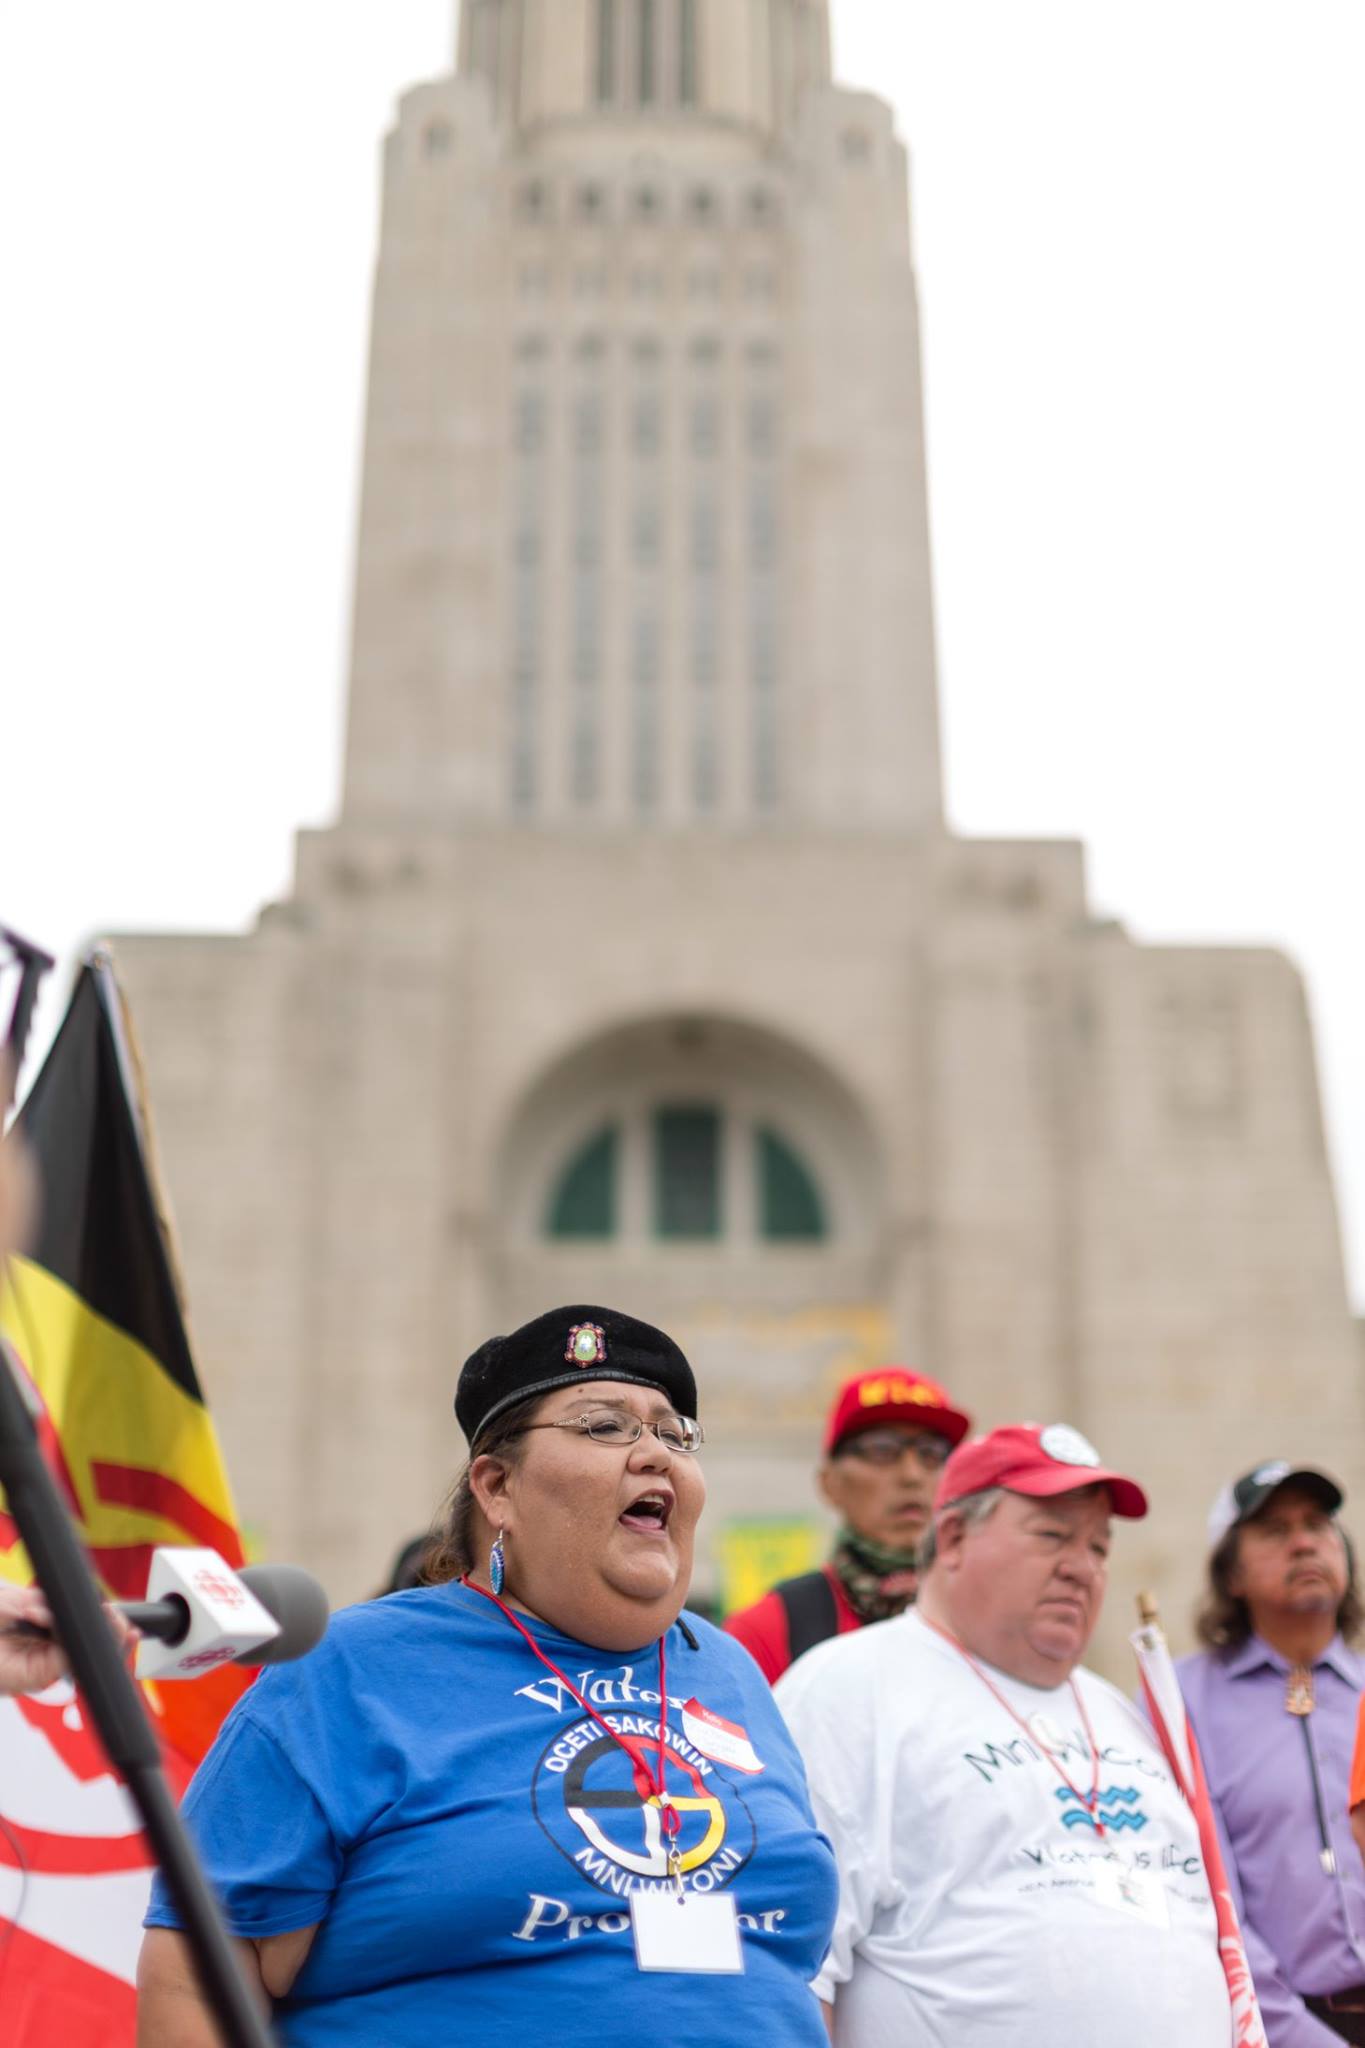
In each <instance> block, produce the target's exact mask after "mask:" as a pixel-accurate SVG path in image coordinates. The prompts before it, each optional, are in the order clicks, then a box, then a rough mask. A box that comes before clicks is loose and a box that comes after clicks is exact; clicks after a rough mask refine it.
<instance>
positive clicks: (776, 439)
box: [745, 356, 781, 812]
mask: <svg viewBox="0 0 1365 2048" xmlns="http://www.w3.org/2000/svg"><path fill="white" fill-rule="evenodd" d="M750 378H751V382H750V388H749V392H748V398H747V405H746V422H745V424H746V433H745V453H746V457H747V461H748V500H749V502H748V527H749V533H748V542H749V562H748V570H749V575H748V583H749V690H750V715H751V732H752V736H753V755H752V761H753V783H752V793H753V801H754V805H755V807H756V809H757V810H759V811H760V812H773V811H775V810H776V809H777V807H778V802H779V798H780V795H781V790H780V778H781V761H780V758H779V744H780V725H781V721H780V718H779V715H778V695H779V659H780V656H779V632H780V607H779V600H778V572H779V563H780V548H781V527H780V520H779V512H778V505H779V498H778V475H779V469H778V464H779V459H780V454H781V424H780V417H779V411H778V400H777V393H776V391H775V390H774V388H773V385H772V381H771V378H770V375H769V372H768V364H767V360H766V358H762V357H754V356H751V358H750Z"/></svg>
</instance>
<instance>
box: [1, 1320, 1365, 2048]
mask: <svg viewBox="0 0 1365 2048" xmlns="http://www.w3.org/2000/svg"><path fill="white" fill-rule="evenodd" d="M455 1407H456V1414H457V1416H458V1419H459V1422H460V1425H461V1427H462V1429H463V1431H464V1433H465V1436H466V1438H467V1439H468V1443H469V1452H470V1455H469V1460H468V1463H467V1464H466V1465H465V1467H464V1469H463V1471H462V1473H461V1475H460V1478H459V1481H458V1483H457V1485H456V1487H455V1490H454V1492H453V1494H452V1496H451V1499H450V1501H449V1503H448V1506H447V1509H446V1512H445V1515H444V1519H443V1522H442V1525H441V1527H440V1529H439V1532H438V1534H437V1536H436V1538H435V1540H434V1542H432V1543H431V1544H430V1545H428V1546H427V1547H426V1549H425V1550H424V1552H423V1553H422V1554H421V1556H420V1559H418V1558H414V1559H411V1560H409V1561H408V1571H407V1574H406V1575H409V1576H410V1575H411V1572H412V1570H413V1569H414V1568H416V1569H417V1570H418V1572H419V1575H420V1582H419V1583H417V1584H414V1585H410V1586H408V1587H407V1588H406V1590H401V1591H398V1592H395V1593H393V1594H392V1595H390V1596H388V1597H385V1598H382V1599H376V1600H373V1601H369V1602H366V1603H362V1604H361V1605H360V1606H357V1607H354V1608H350V1609H347V1610H345V1611H344V1612H342V1613H340V1614H338V1615H337V1616H335V1617H334V1619H333V1622H332V1625H331V1627H330V1629H329V1631H328V1634H327V1636H326V1638H325V1640H324V1642H323V1644H322V1645H321V1646H320V1647H319V1648H318V1649H317V1650H316V1651H315V1652H313V1653H312V1654H311V1655H310V1656H309V1657H307V1658H305V1659H303V1660H302V1661H300V1662H299V1663H296V1664H292V1665H280V1666H277V1667H275V1668H274V1669H272V1670H269V1671H267V1672H265V1673H263V1674H262V1676H261V1677H260V1679H259V1680H258V1681H257V1683H256V1684H255V1685H254V1686H253V1687H252V1688H251V1690H250V1691H249V1693H248V1694H247V1695H246V1696H245V1698H244V1699H243V1700H242V1701H241V1702H240V1703H239V1705H238V1706H237V1707H236V1708H235V1709H234V1711H233V1713H232V1714H231V1715H230V1717H229V1719H228V1721H227V1722H226V1723H225V1725H224V1728H223V1730H222V1732H221V1734H220V1736H219V1738H218V1741H217V1743H216V1744H215V1746H214V1748H213V1750H212V1751H211V1752H210V1754H209V1756H208V1758H207V1759H206V1761H205V1763H204V1764H203V1766H202V1767H201V1768H200V1770H199V1772H198V1774H197V1776H196V1778H195V1780H194V1782H193V1784H192V1786H191V1788H190V1791H189V1793H188V1795H187V1798H186V1802H185V1811H186V1815H187V1818H188V1820H189V1822H190V1824H191V1826H192V1829H193V1831H194V1833H195V1836H196V1838H197V1841H198V1843H199V1846H200V1850H201V1853H202V1855H203V1858H204V1861H205V1865H206V1868H207V1870H208V1873H209V1876H210V1877H211V1879H212V1881H213V1883H214V1885H215V1888H216V1890H217V1892H218V1895H219V1897H220V1899H221V1900H222V1902H223V1906H224V1910H225V1913H226V1916H227V1919H228V1922H229V1925H230V1927H231V1929H232V1931H233V1933H234V1934H235V1935H236V1937H237V1938H238V1944H239V1949H240V1952H241V1955H242V1958H243V1962H244V1967H245V1968H246V1969H247V1971H248V1974H249V1976H250V1978H251V1980H252V1982H253V1983H254V1984H255V1985H256V1986H257V1988H258V1990H259V1993H260V1996H261V1998H262V2000H263V2001H264V2002H265V2003H266V2004H267V2005H268V2006H269V2008H270V2010H271V2011H272V2012H273V2014H274V2016H275V2019H276V2023H277V2025H278V2028H279V2034H280V2038H281V2040H282V2041H284V2042H286V2043H288V2044H291V2048H313V2044H319V2048H321V2044H329V2048H330V2044H342V2043H349V2042H354V2043H361V2042H364V2043H366V2044H375V2043H379V2042H382V2043H384V2044H386V2048H403V2044H406V2043H417V2042H424V2043H425V2042H427V2041H430V2040H432V2039H436V2038H444V2039H453V2040H455V2041H467V2042H469V2043H471V2044H473V2043H477V2044H479V2048H500V2044H511V2043H518V2044H520V2043H522V2042H523V2041H525V2040H527V2039H529V2038H533V2037H539V2036H542V2035H543V2036H544V2037H545V2038H552V2039H554V2040H555V2041H556V2042H557V2043H558V2044H560V2048H577V2044H584V2048H586V2044H587V2043H589V2042H592V2043H596V2042H598V2041H599V2040H600V2038H601V2037H602V2035H603V2033H604V2032H605V2031H608V2030H609V2031H610V2032H611V2034H612V2035H623V2034H629V2033H631V2032H633V2031H641V2032H643V2031H646V2030H648V2031H651V2032H653V2031H658V2030H661V2029H662V2030H663V2031H664V2032H666V2033H673V2032H677V2033H678V2034H680V2035H682V2036H683V2037H684V2038H689V2039H695V2040H699V2041H703V2042H706V2043H708V2044H718V2048H726V2044H734V2048H740V2044H741V2043H742V2044H745V2048H749V2044H750V2043H752V2041H754V2040H762V2041H764V2042H772V2043H779V2044H791V2048H799V2044H803V2043H804V2044H811V2048H813V2044H815V2043H818V2042H821V2041H824V2040H826V2039H827V2038H829V2039H832V2040H834V2041H835V2042H837V2043H840V2044H843V2048H892V2044H893V2043H894V2044H896V2048H912V2044H926V2048H931V2044H932V2048H940V2044H943V2048H1001V2044H1012V2043H1018V2044H1021V2048H1022V2044H1024V2043H1026V2042H1027V2043H1029V2044H1030V2048H1032V2044H1035V2043H1037V2042H1040V2041H1042V2042H1057V2043H1062V2042H1065V2043H1067V2044H1068V2048H1139V2044H1142V2048H1148V2044H1150V2043H1152V2042H1153V2041H1167V2042H1171V2043H1179V2044H1180V2048H1227V2044H1228V2043H1229V2042H1230V2041H1233V2039H1234V2033H1233V2027H1232V2020H1231V2014H1232V2005H1231V2002H1230V1994H1229V1983H1228V1977H1227V1975H1226V1974H1225V1968H1224V1962H1223V1960H1222V1959H1221V1958H1220V1948H1219V1940H1218V1923H1217V1920H1216V1916H1215V1909H1214V1899H1213V1896H1212V1886H1211V1882H1210V1862H1209V1860H1208V1859H1207V1858H1206V1854H1205V1849H1204V1848H1201V1837H1200V1833H1199V1830H1198V1828H1197V1827H1196V1824H1195V1817H1194V1814H1193V1812H1192V1810H1191V1807H1190V1805H1189V1804H1188V1803H1187V1801H1186V1799H1185V1797H1184V1796H1183V1794H1182V1791H1181V1789H1180V1786H1179V1784H1178V1782H1177V1779H1176V1777H1175V1775H1174V1774H1173V1771H1172V1768H1171V1766H1170V1764H1169V1762H1168V1760H1167V1754H1166V1752H1165V1751H1164V1750H1163V1747H1162V1744H1161V1743H1160V1742H1159V1741H1158V1739H1157V1735H1156V1733H1155V1732H1154V1730H1153V1728H1152V1726H1151V1725H1150V1723H1149V1721H1148V1719H1147V1718H1146V1715H1145V1713H1144V1711H1143V1709H1142V1707H1141V1706H1139V1705H1138V1704H1135V1702H1134V1700H1133V1699H1131V1698H1129V1697H1127V1696H1126V1695H1125V1694H1124V1692H1122V1691H1120V1690H1119V1689H1117V1688H1116V1687H1115V1686H1113V1685H1111V1684H1110V1683H1109V1682H1107V1681H1106V1680H1105V1679H1103V1678H1101V1677H1100V1676H1098V1675H1097V1674H1096V1673H1094V1672H1093V1671H1091V1670H1089V1669H1087V1668H1086V1666H1085V1663H1084V1661H1083V1660H1084V1657H1085V1652H1086V1648H1087V1644H1088V1643H1089V1641H1090V1638H1091V1635H1092V1632H1093V1630H1094V1628H1095V1624H1096V1622H1097V1620H1098V1618H1099V1614H1100V1610H1101V1605H1102V1602H1103V1599H1104V1593H1105V1584H1106V1577H1107V1571H1108V1560H1109V1551H1110V1542H1111V1531H1112V1529H1113V1525H1114V1524H1115V1523H1118V1524H1120V1525H1121V1524H1123V1523H1125V1522H1131V1521H1133V1520H1136V1519H1138V1518H1140V1517H1141V1516H1143V1515H1145V1514H1146V1512H1147V1501H1146V1497H1145V1495H1144V1493H1143V1490H1142V1487H1141V1485H1140V1483H1139V1482H1138V1480H1137V1479H1135V1478H1134V1477H1132V1476H1130V1475H1128V1474H1125V1473H1122V1472H1120V1471H1118V1470H1116V1469H1114V1468H1113V1467H1111V1466H1109V1465H1107V1464H1105V1463H1104V1462H1103V1461H1102V1460H1101V1458H1100V1456H1099V1454H1098V1453H1097V1452H1096V1451H1095V1449H1094V1448H1093V1447H1092V1446H1091V1445H1090V1444H1089V1443H1088V1442H1087V1441H1086V1439H1085V1438H1084V1437H1083V1436H1082V1435H1080V1433H1079V1432H1078V1431H1077V1430H1075V1429H1074V1428H1072V1427H1069V1426H1067V1425H1066V1424H1064V1423H1054V1424H1052V1425H1050V1426H1041V1427H1040V1426H1038V1425H1036V1424H1033V1423H1019V1424H1015V1425H1011V1426H1006V1427H1001V1428H996V1429H994V1430H991V1431H990V1432H988V1433H986V1434H984V1435H980V1436H975V1437H974V1436H972V1434H971V1430H970V1423H969V1418H968V1417H967V1416H966V1414H965V1413H963V1412H962V1410H961V1409H960V1408H959V1407H958V1406H957V1405H955V1404H954V1402H953V1401H952V1399H951V1398H950V1396H949V1394H948V1393H947V1392H945V1390H944V1389H943V1388H941V1387H939V1386H937V1385H936V1384H935V1383H934V1382H932V1381H931V1380H928V1379H926V1378H924V1377H923V1376H922V1375H919V1374H916V1373H913V1372H909V1371H906V1370H904V1369H902V1368H899V1367H894V1366H888V1367H886V1368H885V1369H884V1370H881V1371H879V1372H875V1373H867V1374H862V1375H860V1376H858V1377H857V1378H855V1379H853V1380H851V1381H850V1382H849V1383H848V1384H847V1385H845V1386H844V1387H842V1388H841V1389H840V1390H839V1392H838V1394H837V1396H836V1398H835V1401H834V1403H833V1406H832V1409H831V1412H830V1416H829V1421H828V1425H827V1428H826V1432H825V1437H824V1443H823V1455H822V1459H821V1462H820V1466H819V1471H818V1486H819V1490H820V1492H821V1494H822V1496H823V1498H824V1499H825V1501H826V1502H828V1503H829V1504H830V1505H831V1506H833V1507H834V1509H835V1510H836V1512H837V1514H838V1516H839V1517H840V1527H839V1531H838V1534H837V1537H836V1539H835V1543H834V1547H833V1551H832V1554H831V1556H830V1558H829V1560H828V1563H827V1564H826V1565H825V1566H824V1567H823V1568H822V1569H821V1570H820V1571H818V1572H815V1573H811V1574H807V1575H805V1576H804V1577H802V1578H798V1579H794V1580H789V1581H786V1582H785V1583H783V1584H782V1585H780V1586H778V1587H775V1588H774V1589H773V1590H772V1591H771V1592H770V1593H768V1594H767V1595H765V1596H764V1598H763V1599H762V1600H760V1601H759V1602H758V1603H757V1604H756V1605H755V1606H753V1607H750V1608H749V1609H747V1610H745V1611H743V1612H740V1613H737V1614H734V1615H731V1616H730V1617H729V1618H728V1620H727V1621H726V1622H725V1624H724V1626H723V1627H716V1626H714V1625H713V1624H711V1623H710V1622H708V1621H706V1620H704V1619H703V1618H701V1617H700V1616H698V1615H695V1614H690V1613H688V1612H687V1611H686V1609H685V1606H684V1601H685V1596H686V1592H687V1587H688V1584H689V1581H690V1578H691V1573H692V1555H693V1543H694V1537H695V1532H696V1527H697V1521H698V1517H699V1515H700V1513H701V1511H702V1505H703V1499H704V1492H705V1488H704V1481H703V1477H702V1472H703V1457H702V1455H701V1453H702V1447H703V1427H702V1424H701V1423H700V1421H699V1420H698V1418H697V1399H696V1387H695V1382H694V1379H693V1375H692V1371H691V1368H690V1366H689V1364H688V1361H687V1359H686V1358H685V1357H684V1355H683V1353H682V1352H681V1350H680V1349H679V1348H678V1346H677V1345H676V1344H675V1343H674V1342H673V1341H672V1340H671V1339H670V1338H669V1337H667V1336H666V1335H665V1334H664V1333H663V1332H661V1331H659V1330H656V1329H653V1328H651V1327H650V1326H649V1325H647V1324H644V1323H641V1322H639V1321H636V1320H635V1319H633V1318H631V1317H628V1316H625V1315H620V1314H616V1313H614V1312H612V1311H610V1310H605V1309H600V1308H593V1307H575V1308H565V1309H559V1310H554V1311H551V1312H550V1313H549V1314H547V1315H544V1316H541V1317H539V1318H537V1319H536V1320H535V1321H534V1322H532V1323H529V1324H527V1325H526V1326H524V1327H523V1328H522V1329H520V1330H517V1331H515V1332H514V1333H513V1334H512V1335H511V1336H508V1337H498V1338H494V1339H492V1340H490V1341H489V1342H488V1343H486V1344H484V1345H483V1346H481V1347H480V1349H479V1350H478V1351H476V1352H475V1353H474V1354H473V1356H472V1357H471V1358H470V1359H469V1360H468V1361H467V1362H466V1364H465V1367H464V1369H463V1371H462V1373H461V1375H460V1380H459V1387H458V1391H457V1394H456V1400H455ZM1343 1505H1344V1503H1343V1499H1342V1493H1341V1490H1340V1488H1339V1486H1338V1485H1337V1484H1336V1482H1335V1481H1334V1480H1333V1479H1332V1477H1331V1476H1330V1475H1329V1474H1328V1473H1326V1472H1324V1471H1322V1470H1320V1469H1318V1468H1317V1467H1316V1466H1314V1465H1305V1464H1296V1463H1293V1462H1290V1461H1288V1460H1285V1459H1277V1460H1274V1461H1270V1462H1266V1463H1263V1464H1261V1465H1259V1466H1257V1467H1256V1468H1255V1469H1254V1470H1253V1471H1251V1472H1249V1473H1247V1474H1245V1475H1244V1476H1243V1477H1241V1478H1239V1479H1237V1480H1236V1481H1235V1482H1233V1483H1232V1484H1230V1485H1229V1486H1228V1487H1226V1488H1225V1489H1224V1490H1223V1492H1222V1493H1220V1494H1219V1496H1218V1498H1217V1500H1216V1501H1215V1503H1214V1505H1213V1508H1212V1511H1211V1515H1210V1521H1209V1554H1208V1569H1207V1588H1206V1598H1205V1601H1204V1604H1203V1606H1202V1608H1201V1611H1200V1614H1199V1618H1198V1636H1199V1641H1200V1644H1201V1647H1200V1649H1199V1650H1198V1652H1197V1653H1196V1654H1195V1655H1193V1656H1191V1657H1189V1658H1186V1659H1184V1660H1183V1661H1182V1663H1181V1664H1180V1666H1179V1667H1178V1668H1179V1679H1180V1685H1181V1688H1182V1691H1183V1694H1184V1699H1185V1702H1186V1705H1187V1707H1188V1711H1189V1715H1190V1719H1191V1724H1192V1727H1193V1730H1194V1733H1195V1735H1196V1737H1197V1741H1198V1745H1199V1750H1200V1754H1201V1756H1202V1760H1203V1769H1204V1774H1205V1777H1206V1779H1207V1784H1208V1788H1209V1793H1210V1795H1211V1800H1212V1806H1213V1812H1214V1815H1215V1818H1216V1822H1217V1830H1218V1835H1219V1838H1220V1840H1221V1845H1222V1852H1223V1862H1224V1865H1225V1867H1226V1873H1227V1885H1228V1888H1229V1890H1230V1891H1231V1893H1232V1895H1233V1901H1234V1903H1235V1906H1236V1910H1237V1913H1238V1915H1239V1916H1240V1922H1241V1929H1242V1935H1243V1938H1244V1941H1245V1946H1246V1952H1247V1955H1248V1957H1249V1960H1250V1964H1251V1969H1252V1973H1253V1976H1254V1982H1255V1989H1256V1993H1257V1996H1258V1998H1259V2002H1260V2011H1261V2015H1262V2017H1263V2021H1264V2028H1265V2038H1266V2039H1267V2040H1268V2042H1269V2044H1270V2048H1319V2044H1321V2048H1327V2044H1328V2043H1330V2042H1333V2041H1338V2040H1348V2041H1357V2042H1363V2043H1365V1863H1363V1862H1362V1845H1363V1844H1365V1767H1363V1766H1362V1764H1361V1763H1360V1762H1356V1764H1355V1765H1354V1775H1353V1754H1354V1753H1355V1752H1356V1751H1357V1749H1358V1748H1359V1723H1360V1715H1361V1699H1362V1693H1363V1692H1365V1661H1362V1659H1361V1657H1360V1655H1359V1654H1358V1652H1357V1650H1356V1648H1355V1647H1354V1639H1355V1636H1356V1634H1357V1630H1358V1627H1359V1624H1360V1621H1361V1608H1360V1601H1359V1596H1358V1590H1357V1584H1356V1569H1355V1560H1354V1556H1353V1554H1352V1551H1351V1547H1350V1543H1349V1540H1348V1538H1347V1536H1346V1534H1345V1531H1344V1529H1343V1527H1342V1525H1341V1521H1340V1511H1341V1509H1342V1507H1343ZM1120 1540H1121V1532H1120ZM4 1597H5V1599H6V1600H7V1601H8V1603H9V1609H10V1612H11V1613H13V1614H16V1615H18V1614H24V1615H27V1616H28V1618H30V1619H41V1611H40V1607H39V1605H38V1604H37V1603H38V1597H39V1596H37V1595H36V1594H19V1593H15V1592H11V1593H8V1594H6V1595H5V1596H4ZM58 1654H59V1653H58V1652H56V1651H55V1650H54V1649H52V1648H50V1647H48V1646H42V1647H39V1646H36V1645H35V1643H34V1642H33V1640H32V1639H28V1640H25V1639H22V1638H15V1637H11V1636H4V1635H0V1686H3V1687H7V1688H9V1689H15V1688H17V1687H20V1686H25V1685H29V1686H31V1685H36V1684H39V1683H47V1682H50V1678H51V1676H52V1675H55V1670H56V1663H55V1659H56V1658H57V1656H58ZM1213 1862H1214V1864H1215V1865H1216V1858H1214V1859H1213ZM147 1925H148V1932H147V1936H146V1942H145V1947H144V1952H143V1962H142V1970H141V1977H140V2001H139V2007H140V2034H139V2039H140V2042H141V2043H142V2044H143V2048H211V2044H213V2043H214V2042H215V2041H216V2039H217V2035H216V2031H215V2028H214V2023H213V2020H212V2017H211V2015H210V2013H209V2012H208V2010H207V2009H206V2007H205V2006H204V2003H203V2001H202V1997H201V1994H200V1992H199V1989H198V1986H197V1982H196V1979H195V1976H194V1972H193V1969H192V1967H191V1965H190V1961H189V1956H188V1951H187V1949H186V1946H185V1943H184V1937H183V1936H182V1934H181V1933H180V1932H179V1930H178V1928H177V1924H176V1916H175V1913H174V1911H173V1910H172V1907H171V1905H170V1902H169V1900H168V1898H167V1896H166V1894H165V1891H164V1889H163V1888H162V1887H160V1886H159V1885H158V1886H157V1887H155V1888H154V1891H153V1896H152V1901H151V1906H150V1911H149V1914H148V1922H147ZM1245 2038H1248V2039H1254V2038H1255V2036H1254V2035H1248V2036H1246V2037H1245Z"/></svg>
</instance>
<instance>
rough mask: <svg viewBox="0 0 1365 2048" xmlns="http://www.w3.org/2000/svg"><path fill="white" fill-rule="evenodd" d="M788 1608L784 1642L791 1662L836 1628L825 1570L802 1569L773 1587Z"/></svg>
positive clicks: (835, 1606)
mask: <svg viewBox="0 0 1365 2048" xmlns="http://www.w3.org/2000/svg"><path fill="white" fill-rule="evenodd" d="M773 1591H774V1593H776V1595H777V1597H778V1599H779V1600H780V1601H781V1602H782V1605H783V1607H784V1608H785V1609H786V1611H787V1643H788V1648H789V1650H790V1653H791V1660H792V1662H793V1664H794V1663H795V1662H796V1660H797V1658H798V1657H800V1656H802V1655H803V1654H804V1653H805V1651H807V1650H809V1649H812V1648H813V1647H814V1646H815V1644H816V1643H823V1642H824V1641H825V1639H826V1637H828V1636H832V1635H837V1634H838V1632H839V1609H838V1606H837V1605H836V1603H835V1599H834V1588H833V1586H831V1584H830V1582H829V1579H828V1578H827V1576H826V1575H825V1573H824V1572H803V1573H802V1574H801V1577H800V1578H799V1579H784V1580H783V1581H782V1583H781V1585H780V1586H774V1587H773Z"/></svg>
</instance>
